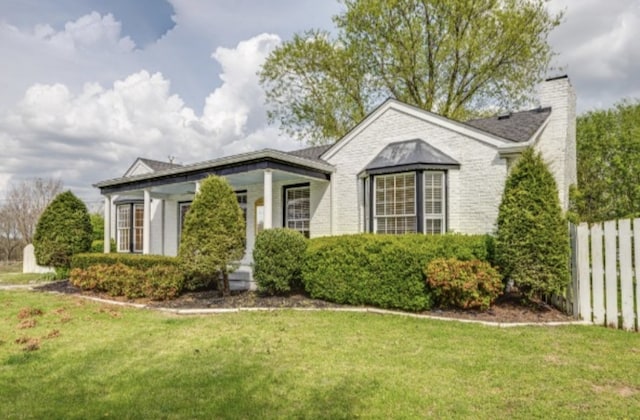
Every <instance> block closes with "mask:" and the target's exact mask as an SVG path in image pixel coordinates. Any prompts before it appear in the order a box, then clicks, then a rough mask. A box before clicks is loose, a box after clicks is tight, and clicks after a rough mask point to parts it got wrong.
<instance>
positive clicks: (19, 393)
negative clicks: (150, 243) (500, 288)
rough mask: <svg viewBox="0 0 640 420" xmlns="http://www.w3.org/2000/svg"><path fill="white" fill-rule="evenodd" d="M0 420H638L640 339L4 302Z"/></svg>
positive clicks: (566, 331)
mask: <svg viewBox="0 0 640 420" xmlns="http://www.w3.org/2000/svg"><path fill="white" fill-rule="evenodd" d="M0 319H1V320H2V322H0V383H1V384H2V392H0V417H1V418H12V417H19V418H29V417H36V418H96V417H107V416H108V417H114V418H274V417H279V418H283V417H284V418H290V417H293V418H353V417H365V418H424V417H436V418H451V417H454V418H455V417H468V418H514V417H515V418H523V417H525V418H526V417H549V418H577V417H580V418H623V417H627V418H633V417H637V416H638V415H639V414H640V375H638V374H637V367H638V365H639V362H640V344H638V343H639V342H638V336H637V335H636V334H631V333H626V332H621V331H614V330H607V329H604V328H597V327H584V326H571V327H556V328H549V327H526V328H508V329H497V328H491V327H483V326H479V325H469V324H460V323H457V322H442V321H432V320H424V319H412V318H406V317H396V316H382V315H373V314H361V313H338V312H296V311H292V310H284V311H274V312H242V313H235V314H226V315H214V316H176V315H170V314H166V313H161V312H155V311H149V310H137V309H128V308H121V307H115V306H106V305H101V304H96V303H92V302H89V301H86V300H82V299H79V298H76V297H67V296H58V295H51V294H44V293H34V292H17V291H11V292H9V291H0Z"/></svg>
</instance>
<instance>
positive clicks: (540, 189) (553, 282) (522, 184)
mask: <svg viewBox="0 0 640 420" xmlns="http://www.w3.org/2000/svg"><path fill="white" fill-rule="evenodd" d="M495 253H496V262H497V264H498V266H499V268H500V271H501V272H502V274H503V275H504V276H505V278H506V279H511V280H513V282H514V283H515V284H516V285H517V286H518V288H519V289H520V291H522V292H523V293H524V294H525V295H526V296H528V297H533V296H540V295H544V294H551V293H561V292H562V291H563V290H564V288H565V287H566V285H567V284H568V282H569V258H570V247H569V232H568V226H567V222H566V220H565V218H564V217H563V214H562V209H561V207H560V200H559V198H558V188H557V186H556V182H555V180H554V178H553V175H552V174H551V172H550V171H549V169H548V168H547V166H546V164H545V163H544V161H543V159H542V156H541V155H540V154H539V153H535V152H534V151H533V149H531V148H530V149H527V150H526V151H525V152H524V153H523V154H522V156H521V157H520V159H519V160H518V161H517V162H516V164H515V166H514V167H513V168H512V170H511V173H510V174H509V176H508V178H507V181H506V185H505V189H504V193H503V195H502V202H501V204H500V210H499V213H498V230H497V235H496V241H495Z"/></svg>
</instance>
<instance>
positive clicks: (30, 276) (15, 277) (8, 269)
mask: <svg viewBox="0 0 640 420" xmlns="http://www.w3.org/2000/svg"><path fill="white" fill-rule="evenodd" d="M51 277H52V274H35V273H23V272H22V262H10V263H4V262H3V263H1V264H0V285H3V284H28V283H36V282H41V281H47V280H51Z"/></svg>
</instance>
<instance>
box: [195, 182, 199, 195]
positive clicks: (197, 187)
mask: <svg viewBox="0 0 640 420" xmlns="http://www.w3.org/2000/svg"><path fill="white" fill-rule="evenodd" d="M199 192H200V181H196V191H195V194H198V193H199Z"/></svg>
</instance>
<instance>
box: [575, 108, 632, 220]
mask: <svg viewBox="0 0 640 420" xmlns="http://www.w3.org/2000/svg"><path fill="white" fill-rule="evenodd" d="M576 131H577V134H576V137H577V152H578V153H577V155H578V186H579V189H574V190H573V191H572V197H571V198H572V212H573V213H574V215H576V216H577V218H579V219H580V220H582V221H586V222H598V221H603V220H610V219H619V218H626V217H637V216H640V103H637V102H629V101H623V102H620V103H618V104H616V105H614V106H613V107H612V108H611V109H606V110H598V111H591V112H588V113H586V114H584V115H582V116H580V117H578V121H577V130H576Z"/></svg>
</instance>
